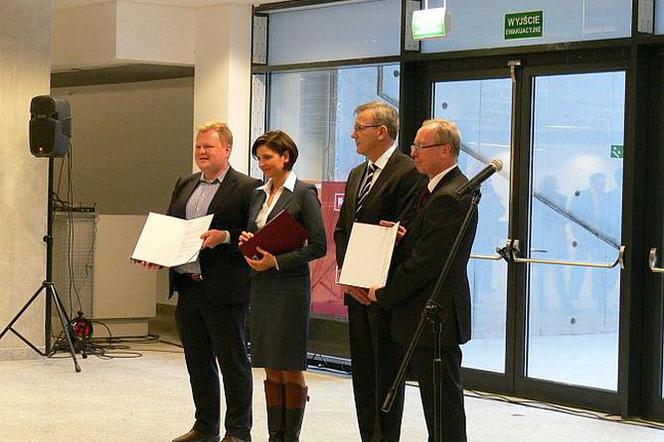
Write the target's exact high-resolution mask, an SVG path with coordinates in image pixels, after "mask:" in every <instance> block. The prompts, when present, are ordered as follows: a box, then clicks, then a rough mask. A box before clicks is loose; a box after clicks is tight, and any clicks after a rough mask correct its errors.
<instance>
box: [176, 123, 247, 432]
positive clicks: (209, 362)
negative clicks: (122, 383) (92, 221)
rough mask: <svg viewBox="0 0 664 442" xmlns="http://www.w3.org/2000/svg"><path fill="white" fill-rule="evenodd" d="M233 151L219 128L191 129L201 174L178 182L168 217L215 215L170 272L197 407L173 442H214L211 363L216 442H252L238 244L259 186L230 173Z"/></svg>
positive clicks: (244, 280)
mask: <svg viewBox="0 0 664 442" xmlns="http://www.w3.org/2000/svg"><path fill="white" fill-rule="evenodd" d="M232 145H233V136H232V134H231V131H230V130H229V129H228V127H227V126H226V125H225V124H223V123H210V124H206V125H203V126H201V127H199V128H198V135H197V136H196V152H195V157H196V165H197V166H198V167H199V169H201V172H199V173H195V174H193V175H189V176H186V177H182V178H180V179H178V181H177V183H176V185H175V189H174V190H173V196H172V198H171V204H170V206H169V208H168V212H167V213H168V215H171V216H175V217H178V218H185V219H191V218H198V217H200V216H204V215H207V214H214V217H213V219H212V224H211V226H210V230H209V231H207V232H206V233H204V234H203V239H204V242H203V248H202V250H201V252H200V254H199V257H198V260H197V261H196V262H195V263H190V264H184V265H182V266H178V267H175V268H172V269H171V272H170V277H171V294H172V293H173V291H175V290H177V292H178V294H179V297H178V305H177V309H176V321H177V325H178V330H179V332H180V337H181V338H182V345H183V347H184V354H185V359H186V362H187V370H188V371H189V381H190V383H191V390H192V394H193V397H194V404H195V405H196V422H195V423H194V426H193V428H192V430H191V431H190V432H189V433H187V434H184V435H182V436H180V437H178V438H176V439H174V440H173V442H209V441H214V442H216V441H218V440H219V430H220V402H221V401H220V389H219V373H218V368H217V363H218V364H219V368H220V369H221V374H222V377H223V382H224V394H225V397H226V406H227V409H226V417H225V422H224V423H225V430H226V435H225V437H224V439H223V441H224V442H241V441H249V440H251V436H250V430H251V396H252V385H253V383H252V378H251V366H250V364H249V360H248V358H247V351H246V347H245V315H246V312H247V306H248V302H249V276H248V271H249V268H248V267H247V265H246V263H245V262H244V259H243V258H242V255H241V254H240V252H239V250H238V248H237V243H238V237H239V235H240V233H241V232H242V230H243V229H244V228H245V227H246V225H247V217H248V211H249V205H250V203H251V198H252V194H253V191H254V188H255V187H257V186H258V185H260V181H259V180H255V179H253V178H249V177H247V176H246V175H243V174H242V173H240V172H237V171H235V170H233V168H231V167H230V165H229V163H228V158H229V156H230V153H231V148H232Z"/></svg>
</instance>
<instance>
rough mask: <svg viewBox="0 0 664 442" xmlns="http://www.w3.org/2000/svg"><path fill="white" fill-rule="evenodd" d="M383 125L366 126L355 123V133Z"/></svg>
mask: <svg viewBox="0 0 664 442" xmlns="http://www.w3.org/2000/svg"><path fill="white" fill-rule="evenodd" d="M381 126H382V124H369V125H364V124H359V123H355V125H354V126H353V132H362V131H363V130H364V129H368V128H370V127H381Z"/></svg>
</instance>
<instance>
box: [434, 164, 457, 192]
mask: <svg viewBox="0 0 664 442" xmlns="http://www.w3.org/2000/svg"><path fill="white" fill-rule="evenodd" d="M455 167H457V165H456V164H453V165H452V167H448V168H447V169H445V170H443V171H442V172H440V173H439V174H438V175H436V176H435V177H433V178H431V179H430V180H429V184H427V188H428V189H429V192H433V190H434V189H435V188H436V186H437V185H438V183H440V180H442V179H443V177H444V176H445V175H447V173H448V172H449V171H450V170H452V169H454V168H455Z"/></svg>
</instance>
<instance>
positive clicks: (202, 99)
mask: <svg viewBox="0 0 664 442" xmlns="http://www.w3.org/2000/svg"><path fill="white" fill-rule="evenodd" d="M195 66H196V73H195V80H194V124H195V125H198V124H202V123H205V122H208V121H223V122H226V123H227V124H228V125H229V127H230V128H231V131H232V132H233V138H234V143H233V152H232V154H231V164H232V165H233V167H234V168H235V169H236V170H239V171H241V172H245V173H246V172H247V170H248V165H249V147H250V144H249V143H250V140H249V117H250V103H249V99H250V95H251V94H250V91H251V6H249V5H239V4H225V5H220V6H214V7H209V8H201V9H199V10H198V11H197V16H196V63H195ZM194 167H195V166H194Z"/></svg>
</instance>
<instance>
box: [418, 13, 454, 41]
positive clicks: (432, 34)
mask: <svg viewBox="0 0 664 442" xmlns="http://www.w3.org/2000/svg"><path fill="white" fill-rule="evenodd" d="M446 11H447V8H433V9H422V10H421V11H415V12H413V38H414V39H415V40H423V39H425V38H438V37H445V35H447V29H446V26H445V12H446Z"/></svg>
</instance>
